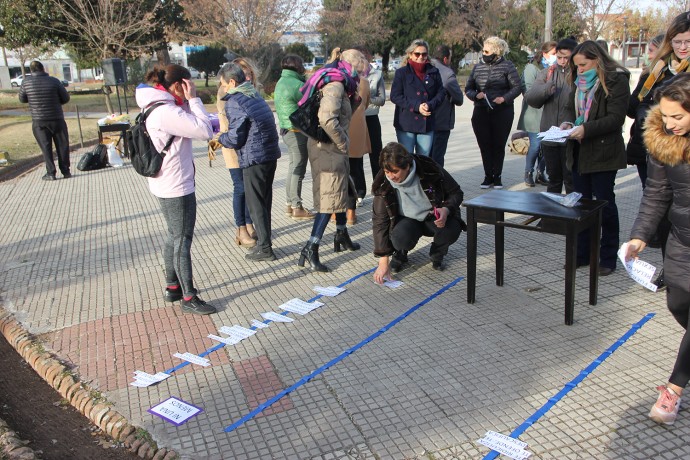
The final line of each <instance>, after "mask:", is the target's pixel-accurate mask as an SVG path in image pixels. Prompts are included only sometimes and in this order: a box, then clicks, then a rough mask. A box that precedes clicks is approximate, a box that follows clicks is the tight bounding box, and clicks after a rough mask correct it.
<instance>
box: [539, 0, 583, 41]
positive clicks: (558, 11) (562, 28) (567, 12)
mask: <svg viewBox="0 0 690 460" xmlns="http://www.w3.org/2000/svg"><path fill="white" fill-rule="evenodd" d="M552 1H553V5H552V11H553V15H552V25H551V37H552V39H553V40H556V41H558V40H562V39H564V38H566V37H570V36H573V37H576V38H578V37H580V36H582V31H583V30H584V29H585V23H584V20H583V19H582V17H581V16H580V13H579V12H578V8H577V4H576V2H575V0H552ZM528 5H529V6H530V7H533V8H536V10H537V11H538V16H534V17H533V21H534V22H535V23H537V24H539V25H540V26H541V28H542V31H543V29H544V15H545V14H546V0H531V1H530V2H529V4H528ZM539 37H540V41H541V39H543V37H544V35H543V33H542V34H541V35H540V36H539Z"/></svg>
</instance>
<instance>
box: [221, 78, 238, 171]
mask: <svg viewBox="0 0 690 460" xmlns="http://www.w3.org/2000/svg"><path fill="white" fill-rule="evenodd" d="M227 92H228V89H227V88H226V87H225V86H223V85H221V84H220V83H219V84H218V95H217V98H216V108H218V121H219V122H220V132H221V133H224V132H226V131H227V130H228V124H229V122H228V117H227V116H226V115H225V101H222V100H221V98H222V97H223V96H225V93H227ZM223 159H224V160H225V167H226V168H228V169H237V168H239V167H240V162H239V160H238V159H237V152H235V150H234V149H229V148H227V147H223Z"/></svg>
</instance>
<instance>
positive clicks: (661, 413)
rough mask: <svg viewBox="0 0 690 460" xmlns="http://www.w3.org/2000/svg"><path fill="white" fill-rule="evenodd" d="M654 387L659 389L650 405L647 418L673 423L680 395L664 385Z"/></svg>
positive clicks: (658, 421)
mask: <svg viewBox="0 0 690 460" xmlns="http://www.w3.org/2000/svg"><path fill="white" fill-rule="evenodd" d="M656 389H657V390H659V392H660V394H659V397H658V398H657V400H656V403H654V405H653V406H652V410H651V411H649V418H651V419H652V420H654V421H655V422H656V423H662V424H664V425H673V422H675V421H676V417H677V416H678V409H680V396H678V395H677V394H676V392H675V391H673V390H672V389H670V388H668V387H667V386H665V385H660V386H658V387H656Z"/></svg>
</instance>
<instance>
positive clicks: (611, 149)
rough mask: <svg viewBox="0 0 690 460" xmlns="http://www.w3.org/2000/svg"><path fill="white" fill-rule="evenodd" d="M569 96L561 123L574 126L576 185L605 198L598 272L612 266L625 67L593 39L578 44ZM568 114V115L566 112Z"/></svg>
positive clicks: (583, 242) (571, 144) (582, 259)
mask: <svg viewBox="0 0 690 460" xmlns="http://www.w3.org/2000/svg"><path fill="white" fill-rule="evenodd" d="M570 67H571V72H572V78H573V82H572V84H573V89H572V91H573V96H574V97H573V98H572V99H571V100H570V101H569V103H568V105H567V106H566V110H567V112H568V115H567V117H569V119H570V120H572V121H567V122H565V123H563V124H562V125H561V128H562V129H568V128H574V129H573V131H572V132H571V133H570V136H569V138H570V139H571V140H569V141H568V145H567V146H566V161H567V165H568V168H569V169H570V170H572V172H573V185H574V186H575V191H576V192H580V193H582V196H583V197H584V198H588V199H592V198H594V197H596V199H598V200H606V201H607V203H608V204H607V205H606V207H605V208H604V209H603V210H602V216H601V217H602V218H601V247H600V259H599V275H600V276H607V275H610V274H611V273H613V271H614V270H615V269H616V259H617V258H618V256H617V252H618V246H619V236H618V233H619V230H620V225H619V222H618V207H617V206H616V195H615V193H614V192H613V187H614V183H615V181H616V173H617V172H618V170H619V169H624V168H625V167H626V163H625V142H624V141H623V123H624V122H625V113H626V110H627V108H628V98H629V97H630V84H629V80H630V73H629V72H628V71H627V70H626V69H625V68H624V67H622V66H621V65H620V64H618V63H617V62H616V61H614V60H613V59H612V58H611V56H609V54H608V53H607V52H606V51H604V49H603V48H602V47H601V46H599V45H598V44H597V43H596V42H594V41H591V40H588V41H586V42H584V43H581V44H579V45H578V46H577V47H576V48H575V50H574V51H573V55H572V57H571V59H570ZM566 120H568V118H566ZM590 262H593V261H590V260H589V232H588V231H587V232H581V233H580V234H579V235H578V246H577V265H578V266H585V265H589V264H590Z"/></svg>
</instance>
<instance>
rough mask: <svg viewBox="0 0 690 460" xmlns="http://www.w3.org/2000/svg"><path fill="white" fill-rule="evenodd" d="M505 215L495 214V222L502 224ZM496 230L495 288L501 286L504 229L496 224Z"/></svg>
mask: <svg viewBox="0 0 690 460" xmlns="http://www.w3.org/2000/svg"><path fill="white" fill-rule="evenodd" d="M503 219H505V214H504V213H502V212H497V213H496V221H497V222H503ZM495 228H496V238H495V244H496V286H503V268H504V266H505V246H504V241H505V227H503V225H500V224H497V225H496V226H495Z"/></svg>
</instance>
